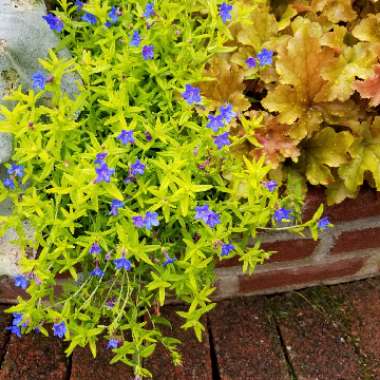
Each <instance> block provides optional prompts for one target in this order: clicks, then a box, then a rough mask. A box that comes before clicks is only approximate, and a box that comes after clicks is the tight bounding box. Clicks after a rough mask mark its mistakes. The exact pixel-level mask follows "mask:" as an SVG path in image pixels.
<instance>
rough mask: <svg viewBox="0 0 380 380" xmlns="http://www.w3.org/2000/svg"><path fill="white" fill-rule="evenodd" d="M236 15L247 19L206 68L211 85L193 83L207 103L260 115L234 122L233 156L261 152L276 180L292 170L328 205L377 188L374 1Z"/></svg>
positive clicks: (259, 6)
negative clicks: (320, 190)
mask: <svg viewBox="0 0 380 380" xmlns="http://www.w3.org/2000/svg"><path fill="white" fill-rule="evenodd" d="M235 11H236V14H245V17H243V18H239V17H236V18H234V20H235V22H232V23H231V24H230V25H229V29H230V32H231V40H229V41H228V42H227V43H226V44H225V47H226V49H228V50H226V51H225V52H223V54H219V55H217V56H216V57H213V58H212V60H211V61H210V63H209V65H208V67H207V68H206V73H207V75H208V76H209V77H211V79H214V80H217V84H216V85H213V84H214V82H213V81H210V79H208V81H207V82H204V83H202V84H201V87H202V89H203V91H204V95H205V96H206V97H209V98H210V100H211V107H212V105H213V104H214V105H216V106H217V105H218V104H219V103H220V102H221V100H222V99H224V98H228V99H229V101H230V102H231V104H232V105H233V106H234V108H235V109H236V110H239V111H241V112H242V113H243V116H242V117H243V118H247V119H250V117H251V116H253V120H254V119H255V117H258V116H260V115H261V117H262V118H263V124H256V126H255V128H252V127H251V124H252V123H248V129H247V123H245V122H244V121H243V120H240V122H237V123H236V125H235V134H236V135H238V136H240V137H241V143H242V144H241V146H240V148H239V149H236V152H237V153H239V154H240V153H244V154H246V155H249V156H250V157H258V156H263V155H265V157H266V162H267V163H270V164H271V165H272V167H273V170H272V172H271V176H272V178H275V179H276V180H277V181H281V180H284V179H286V176H287V172H288V169H289V168H293V169H297V170H298V171H299V172H300V173H302V174H303V175H304V177H305V180H306V181H307V182H309V183H310V184H312V185H322V186H325V187H326V189H327V200H328V203H330V204H331V203H338V202H340V201H342V200H343V199H345V198H346V197H351V198H353V197H355V196H356V194H357V193H358V191H359V188H360V186H361V185H362V184H363V182H364V181H367V182H368V183H369V184H370V185H371V186H373V187H376V188H377V189H378V190H380V140H379V133H380V118H379V117H378V116H377V115H378V110H379V108H378V107H379V105H380V97H379V96H380V95H379V94H380V82H379V56H380V34H379V30H380V5H379V3H378V2H376V1H362V2H356V8H353V6H352V2H351V1H349V0H347V1H325V0H323V1H322V0H312V1H293V2H288V3H287V2H281V1H274V2H273V3H272V6H271V4H269V2H268V1H261V2H259V3H258V2H253V1H237V3H236V6H235ZM272 61H273V65H272V64H271V63H272ZM244 112H246V113H245V114H244Z"/></svg>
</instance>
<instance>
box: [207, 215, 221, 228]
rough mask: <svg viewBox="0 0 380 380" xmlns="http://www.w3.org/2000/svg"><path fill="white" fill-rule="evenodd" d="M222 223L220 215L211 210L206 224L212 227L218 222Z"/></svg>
mask: <svg viewBox="0 0 380 380" xmlns="http://www.w3.org/2000/svg"><path fill="white" fill-rule="evenodd" d="M219 223H220V217H219V215H218V214H217V213H216V212H211V213H210V214H209V216H208V218H207V222H206V224H207V225H208V226H210V227H211V228H214V227H215V226H216V225H217V224H219Z"/></svg>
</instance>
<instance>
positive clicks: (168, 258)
mask: <svg viewBox="0 0 380 380" xmlns="http://www.w3.org/2000/svg"><path fill="white" fill-rule="evenodd" d="M165 259H166V260H165V261H164V262H163V263H162V266H163V267H166V266H167V265H169V264H173V263H174V262H175V261H176V260H177V259H176V258H175V257H170V256H169V255H168V254H167V253H165Z"/></svg>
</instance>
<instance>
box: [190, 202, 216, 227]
mask: <svg viewBox="0 0 380 380" xmlns="http://www.w3.org/2000/svg"><path fill="white" fill-rule="evenodd" d="M195 219H196V220H203V221H204V222H205V223H206V224H207V225H208V226H210V227H211V228H214V227H215V226H216V225H217V224H219V223H220V217H219V215H218V214H217V213H216V212H214V211H212V210H210V208H209V206H208V205H204V206H197V207H195Z"/></svg>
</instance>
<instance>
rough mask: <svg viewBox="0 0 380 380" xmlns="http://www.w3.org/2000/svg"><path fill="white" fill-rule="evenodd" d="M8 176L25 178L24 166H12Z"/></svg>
mask: <svg viewBox="0 0 380 380" xmlns="http://www.w3.org/2000/svg"><path fill="white" fill-rule="evenodd" d="M8 174H9V175H14V176H15V177H19V178H22V177H23V176H24V166H23V165H16V164H12V165H11V167H10V168H9V169H8Z"/></svg>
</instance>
